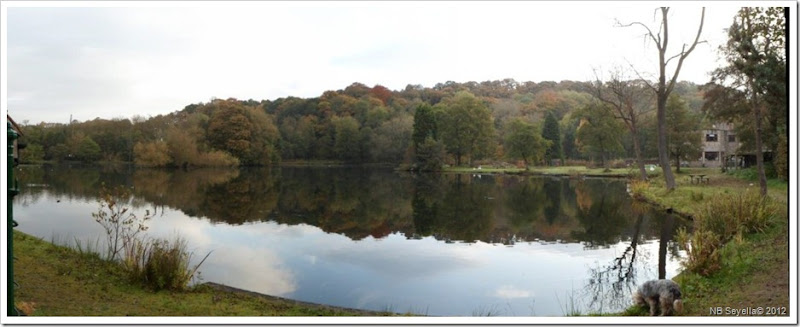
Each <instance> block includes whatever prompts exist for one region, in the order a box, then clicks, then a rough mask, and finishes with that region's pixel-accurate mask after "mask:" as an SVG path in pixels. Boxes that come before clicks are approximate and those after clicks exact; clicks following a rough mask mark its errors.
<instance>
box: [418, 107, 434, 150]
mask: <svg viewBox="0 0 800 327" xmlns="http://www.w3.org/2000/svg"><path fill="white" fill-rule="evenodd" d="M428 137H432V138H433V139H434V140H436V139H438V135H437V127H436V115H435V113H434V111H433V107H431V105H429V104H427V103H423V104H420V105H419V106H417V109H416V110H415V111H414V131H413V132H412V140H413V142H414V146H415V147H418V146H419V145H420V144H421V143H422V142H425V139H426V138H428Z"/></svg>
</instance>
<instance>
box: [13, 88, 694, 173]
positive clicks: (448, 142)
mask: <svg viewBox="0 0 800 327" xmlns="http://www.w3.org/2000/svg"><path fill="white" fill-rule="evenodd" d="M592 84H593V83H591V82H573V81H562V82H559V83H555V82H542V83H533V82H525V83H518V82H516V81H514V80H512V79H506V80H502V81H486V82H482V83H476V82H467V83H456V82H447V83H439V84H437V85H435V86H434V87H430V88H427V87H422V86H419V85H409V86H407V87H406V88H405V89H404V90H400V91H391V90H388V89H387V88H385V87H383V86H380V85H376V86H374V87H368V86H366V85H363V84H361V83H353V84H352V85H350V86H348V87H346V88H345V89H343V90H338V91H326V92H324V93H323V94H322V95H321V96H320V97H317V98H307V99H302V98H297V97H286V98H279V99H276V100H271V101H270V100H263V101H255V100H237V99H232V98H231V99H225V100H222V99H212V100H210V101H209V102H205V103H202V102H201V103H196V104H190V105H187V106H186V107H185V108H183V109H182V110H179V111H176V112H173V113H170V114H166V115H158V116H155V117H149V118H144V117H142V116H134V117H132V118H130V119H128V118H114V119H102V118H95V119H93V120H88V121H83V122H80V121H77V120H76V121H73V122H71V123H69V124H59V123H46V122H41V123H38V124H30V123H28V122H23V124H22V125H23V129H24V134H25V135H24V141H25V142H26V143H27V148H26V149H25V150H24V151H23V152H22V156H23V157H22V160H23V162H41V161H82V162H133V163H136V164H137V165H142V166H151V167H167V166H172V167H192V166H196V167H202V166H261V165H271V164H275V163H278V162H280V161H282V160H289V161H295V160H338V161H343V162H347V163H355V164H358V163H393V164H400V163H407V164H412V165H413V164H414V163H415V160H416V157H417V153H416V152H419V151H422V152H424V151H428V152H430V153H431V154H430V155H431V156H434V157H437V158H438V159H437V160H438V161H439V162H440V163H442V164H453V165H465V164H470V163H473V162H474V161H475V160H495V161H502V160H508V159H509V158H514V159H518V160H522V161H525V162H527V163H528V164H531V165H533V164H544V163H545V162H547V163H553V162H554V160H557V161H563V160H591V159H593V158H599V155H598V154H599V153H600V152H602V151H599V150H597V149H594V148H592V146H591V145H584V144H583V143H581V142H576V140H578V138H577V137H576V133H577V131H578V126H579V125H580V124H579V122H580V120H581V119H586V118H587V117H589V116H587V115H582V114H581V110H580V109H582V108H585V107H587V106H592V105H594V104H595V102H596V101H594V100H593V96H592V94H591V90H592ZM680 85H681V87H680V88H679V91H678V93H680V94H683V95H684V98H685V99H686V100H685V101H684V102H686V103H687V106H689V107H688V108H690V109H689V110H690V111H691V112H695V113H697V112H699V110H700V106H701V105H702V94H701V92H700V91H699V87H698V86H697V85H694V84H692V83H689V82H681V84H680ZM426 121H427V122H426ZM419 124H422V125H419ZM424 124H428V125H429V126H428V127H424V126H423V125H424ZM426 138H430V140H429V142H428V143H427V148H425V149H423V148H422V147H425V145H424V143H425V141H426ZM579 141H580V140H579ZM615 141H616V142H618V143H619V146H617V147H615V148H614V149H612V150H608V151H605V150H603V151H605V152H603V153H606V152H607V154H608V157H609V158H619V157H628V156H629V155H628V154H629V152H631V151H632V148H631V144H633V141H632V139H631V138H630V137H629V136H628V135H624V134H621V135H619V136H618V137H616V138H615ZM584 143H586V141H585V140H584ZM538 148H543V149H545V150H544V152H542V153H541V154H540V153H538V152H536V151H535V150H536V149H538ZM646 153H647V154H648V155H652V153H653V152H652V151H649V152H646ZM559 163H560V162H559Z"/></svg>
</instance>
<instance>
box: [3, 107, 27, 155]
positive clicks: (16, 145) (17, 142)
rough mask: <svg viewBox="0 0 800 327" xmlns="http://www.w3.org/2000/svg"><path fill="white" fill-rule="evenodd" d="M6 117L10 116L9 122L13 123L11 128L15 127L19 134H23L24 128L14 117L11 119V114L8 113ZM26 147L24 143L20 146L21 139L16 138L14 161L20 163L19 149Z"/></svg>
mask: <svg viewBox="0 0 800 327" xmlns="http://www.w3.org/2000/svg"><path fill="white" fill-rule="evenodd" d="M6 118H8V122H9V123H11V129H13V130H14V131H15V132H17V134H19V136H22V129H21V128H19V125H17V122H15V121H14V119H11V116H9V115H6ZM24 147H25V146H24V145H22V147H20V143H19V140H14V163H19V149H21V148H24Z"/></svg>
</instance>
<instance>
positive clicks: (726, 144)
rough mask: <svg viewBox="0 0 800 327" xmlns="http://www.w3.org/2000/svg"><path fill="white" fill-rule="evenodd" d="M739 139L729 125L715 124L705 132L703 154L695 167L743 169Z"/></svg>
mask: <svg viewBox="0 0 800 327" xmlns="http://www.w3.org/2000/svg"><path fill="white" fill-rule="evenodd" d="M739 146H740V143H739V139H738V137H737V136H736V132H735V131H734V130H733V125H731V124H728V123H714V124H712V125H711V126H710V128H708V129H705V130H703V153H702V155H701V156H700V159H699V160H698V161H696V162H694V163H693V165H694V166H702V167H722V166H723V165H727V166H729V167H730V166H734V167H741V166H742V165H743V163H744V156H742V155H740V154H739V153H738V150H739Z"/></svg>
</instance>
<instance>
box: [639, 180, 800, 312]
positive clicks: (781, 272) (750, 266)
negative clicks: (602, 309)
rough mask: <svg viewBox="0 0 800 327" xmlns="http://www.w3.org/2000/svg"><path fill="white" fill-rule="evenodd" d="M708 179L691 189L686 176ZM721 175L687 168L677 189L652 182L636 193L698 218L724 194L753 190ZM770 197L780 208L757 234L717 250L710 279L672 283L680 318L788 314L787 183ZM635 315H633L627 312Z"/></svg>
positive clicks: (684, 276)
mask: <svg viewBox="0 0 800 327" xmlns="http://www.w3.org/2000/svg"><path fill="white" fill-rule="evenodd" d="M690 173H691V174H706V175H707V176H708V177H709V179H710V181H709V183H708V184H700V185H697V184H692V183H691V182H690V180H689V177H688V174H690ZM741 176H742V174H725V173H722V172H720V171H719V169H711V168H706V169H702V168H695V169H686V171H685V172H683V173H682V174H678V175H676V181H677V184H678V187H677V189H676V190H674V191H672V192H668V191H667V190H666V188H665V187H664V182H663V180H662V179H654V180H652V181H651V182H650V183H649V184H648V185H646V186H644V187H642V188H641V189H639V194H640V195H641V196H643V197H644V198H645V199H646V200H647V201H648V202H652V203H657V204H659V205H661V206H664V207H666V208H672V209H673V210H675V211H677V212H681V213H685V214H687V215H691V216H697V215H699V214H701V212H702V211H703V209H704V208H705V207H706V206H707V205H708V202H709V201H713V200H714V199H716V198H718V197H721V196H724V195H728V194H740V193H743V192H745V191H748V190H757V189H758V183H757V182H756V181H753V180H749V179H743V178H741ZM768 196H769V197H771V198H772V199H774V200H775V201H776V203H777V204H778V206H779V210H778V214H777V215H774V216H772V218H771V219H770V224H769V227H768V228H766V229H765V230H763V231H762V232H758V233H747V234H743V235H739V236H737V237H734V238H733V239H731V240H730V241H728V242H727V243H725V245H723V246H722V247H721V248H720V251H719V253H720V269H719V270H718V271H716V272H714V273H712V274H710V275H709V276H701V275H699V274H697V273H693V272H689V271H683V272H682V273H680V274H679V275H678V276H676V277H675V278H673V280H675V281H676V282H678V283H679V284H680V285H681V287H682V291H683V296H684V306H685V310H686V311H685V313H684V315H695V316H703V315H711V311H710V309H711V308H716V307H722V308H725V307H730V308H737V309H741V308H757V307H777V308H781V307H783V308H786V311H785V314H789V310H790V307H789V220H788V208H787V205H788V184H787V183H786V182H782V181H778V180H770V181H769V183H768ZM629 311H630V312H633V313H635V312H636V311H635V310H629Z"/></svg>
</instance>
